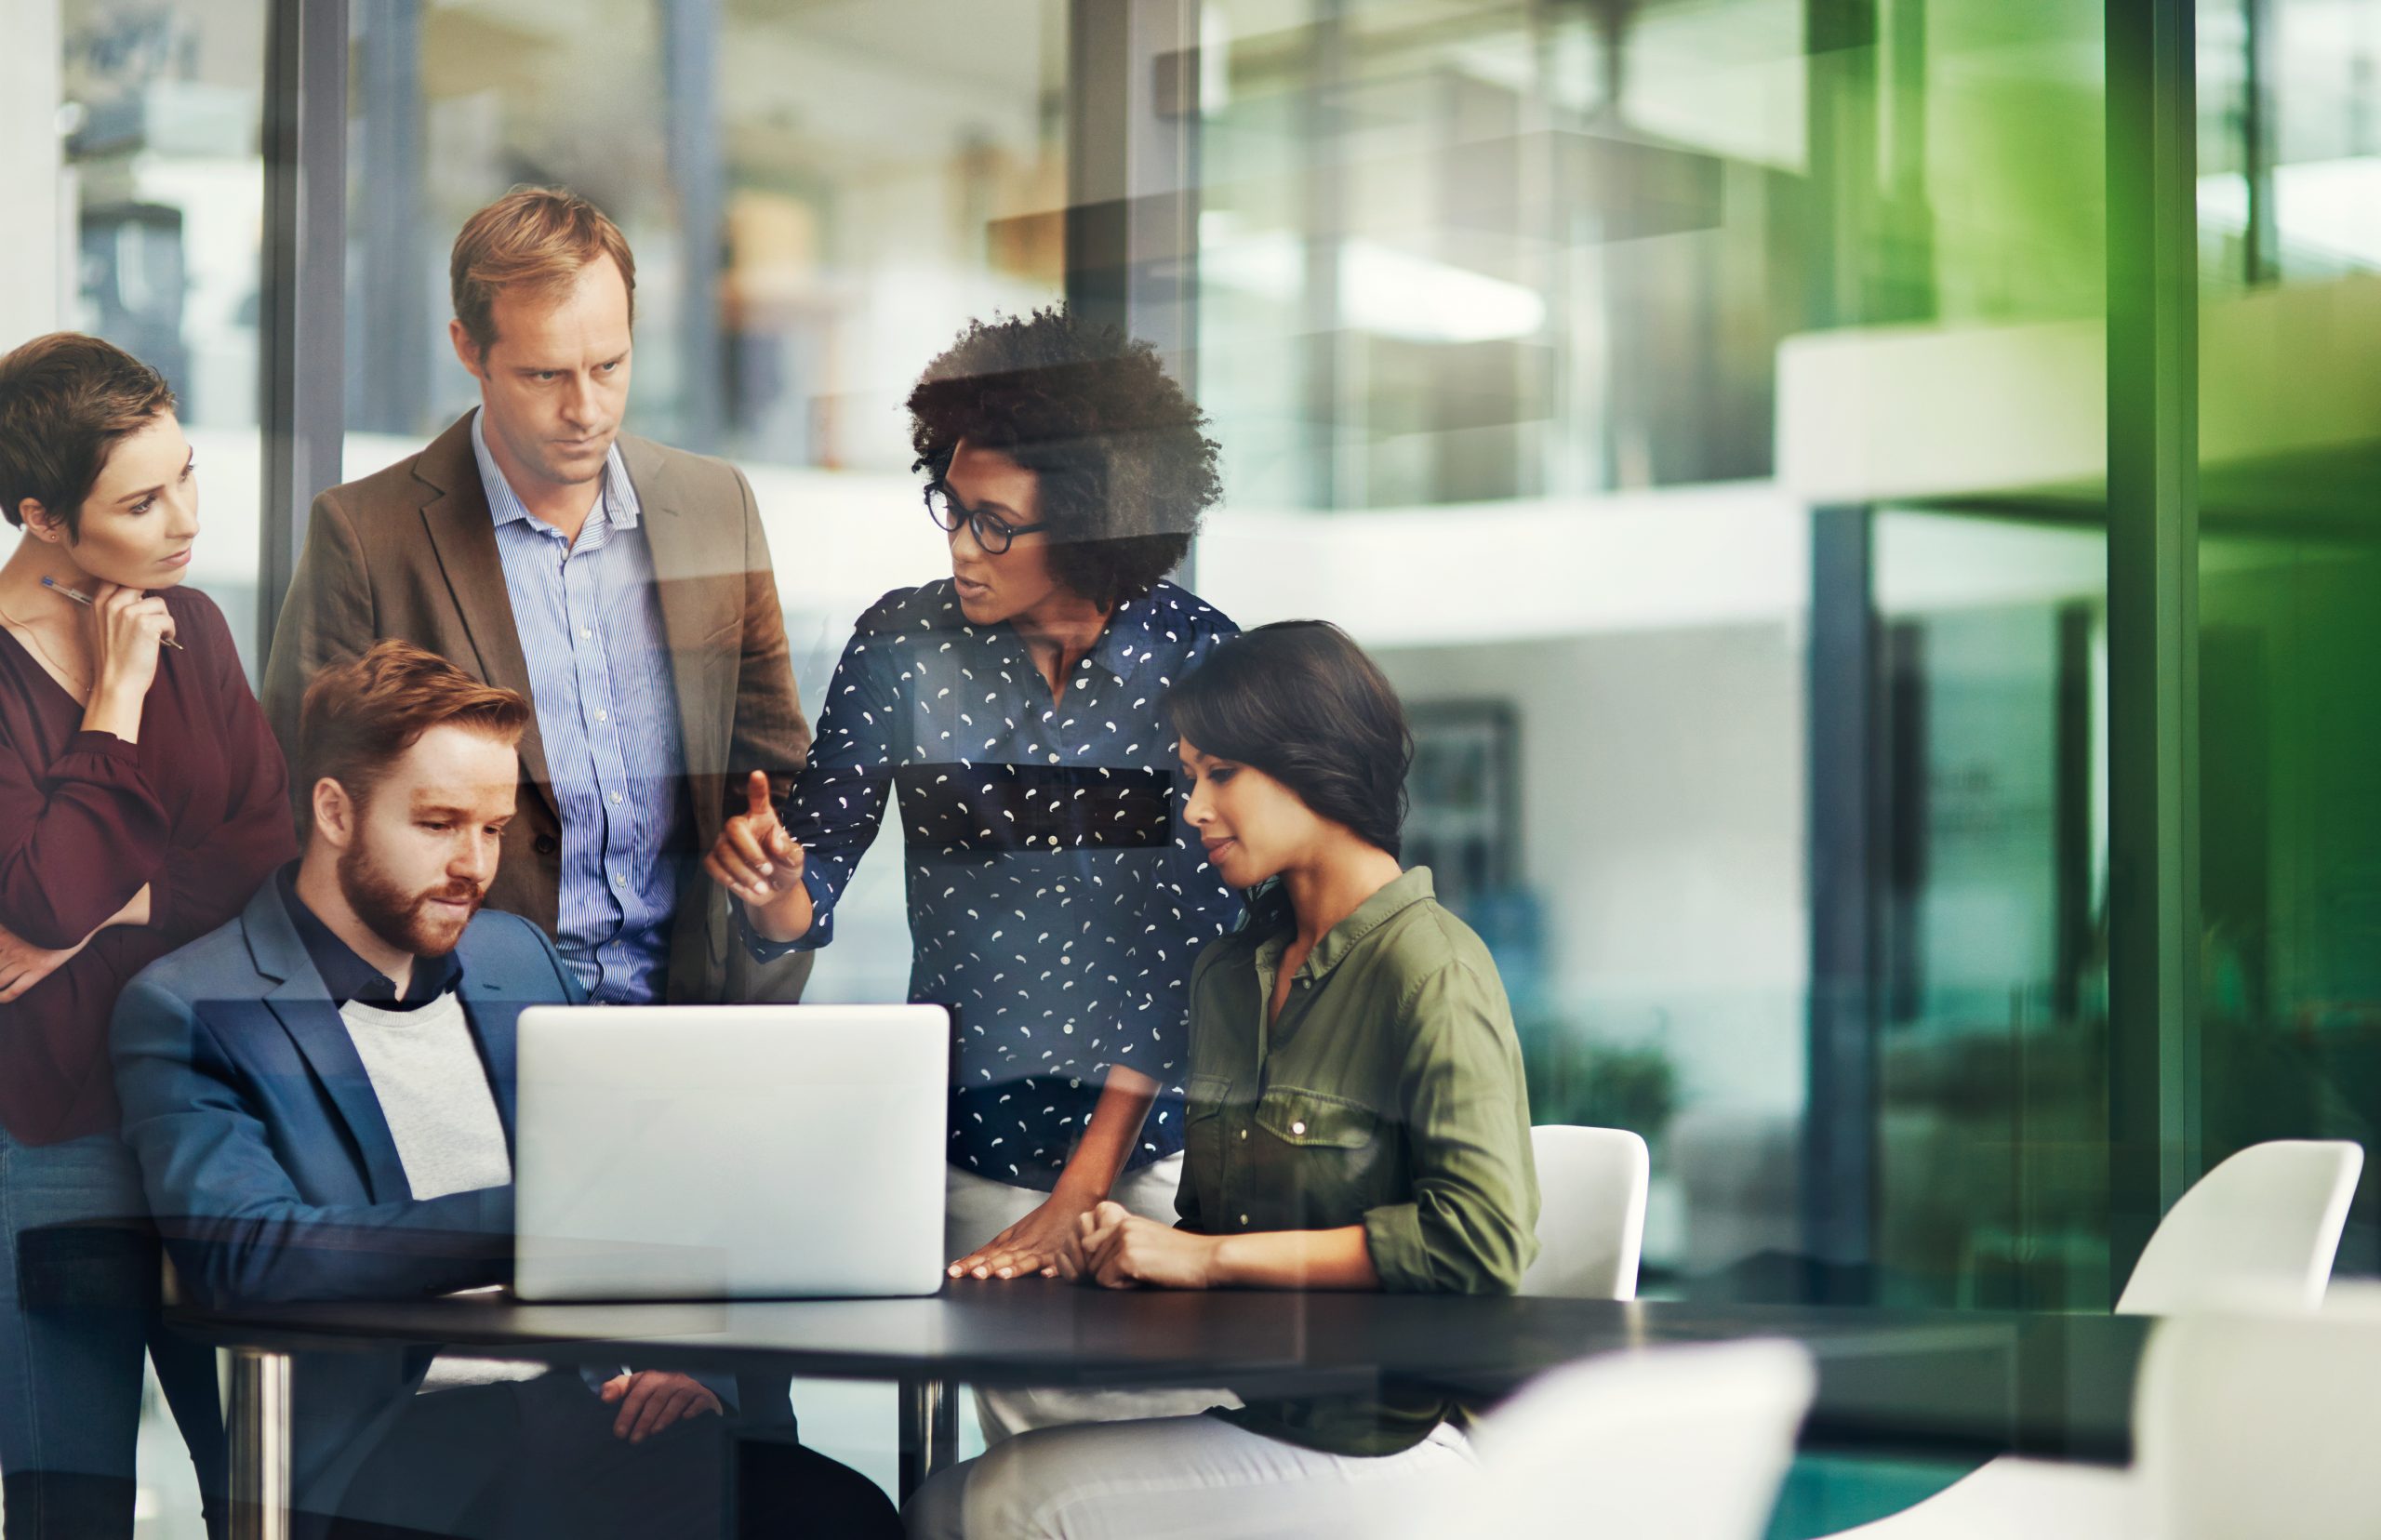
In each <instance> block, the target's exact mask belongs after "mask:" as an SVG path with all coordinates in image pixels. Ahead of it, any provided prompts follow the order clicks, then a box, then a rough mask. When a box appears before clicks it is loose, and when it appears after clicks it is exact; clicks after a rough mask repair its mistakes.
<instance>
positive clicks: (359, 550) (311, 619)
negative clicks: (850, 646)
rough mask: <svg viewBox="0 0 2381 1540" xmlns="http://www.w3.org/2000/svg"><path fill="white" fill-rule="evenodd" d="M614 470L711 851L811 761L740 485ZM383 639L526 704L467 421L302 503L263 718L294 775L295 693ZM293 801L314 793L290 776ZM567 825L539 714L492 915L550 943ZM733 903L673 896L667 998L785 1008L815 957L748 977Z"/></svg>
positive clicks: (755, 524) (779, 617)
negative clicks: (631, 512)
mask: <svg viewBox="0 0 2381 1540" xmlns="http://www.w3.org/2000/svg"><path fill="white" fill-rule="evenodd" d="M619 445H620V458H621V459H622V461H623V462H624V463H625V464H626V466H627V468H628V474H629V481H630V483H631V485H633V486H634V487H635V488H636V496H637V501H638V503H639V504H640V505H641V508H642V514H641V527H642V528H643V529H644V531H645V539H646V542H647V545H648V546H649V548H650V549H651V551H652V553H653V572H654V578H655V581H656V582H657V584H658V587H659V589H660V595H659V597H660V602H661V623H662V630H663V631H664V632H665V634H666V635H667V636H668V638H669V645H670V672H671V677H672V680H673V681H674V682H675V684H676V685H677V694H678V729H679V733H680V735H681V737H682V738H683V739H684V741H685V753H686V766H687V773H688V783H687V791H688V795H689V800H690V802H691V805H692V808H693V813H694V824H695V836H696V838H697V839H698V841H700V842H701V848H702V849H704V850H708V849H710V848H711V845H712V842H713V841H714V840H716V839H718V837H719V830H720V825H721V824H722V823H723V822H724V821H725V818H726V816H727V812H728V810H729V808H730V807H731V806H733V807H734V808H737V809H741V808H742V806H743V805H744V791H743V781H744V777H746V776H747V775H749V774H750V773H751V772H752V771H754V770H765V771H766V772H768V774H769V777H770V778H771V779H772V780H773V781H774V782H776V783H777V786H778V794H779V795H781V796H782V795H783V794H784V791H785V788H786V782H787V780H788V778H789V777H791V776H792V774H793V773H794V772H795V771H796V770H799V769H800V768H801V767H802V763H803V760H804V757H805V755H806V754H807V753H808V751H809V748H810V725H809V724H808V723H807V722H805V720H804V719H803V715H802V703H801V701H800V699H799V698H798V697H796V695H795V693H794V684H793V669H792V665H791V661H790V660H789V658H788V656H787V651H786V640H785V617H784V616H783V614H782V613H781V612H780V611H779V610H778V591H777V580H776V578H774V577H773V576H772V574H771V572H770V568H769V549H768V542H767V541H766V539H765V538H764V537H763V535H762V533H761V521H760V515H759V513H758V511H756V510H755V509H754V507H753V503H752V487H751V486H750V485H747V484H746V483H745V480H744V477H743V476H742V474H741V473H739V472H738V471H737V470H736V468H735V467H733V466H731V465H729V464H727V463H726V462H725V461H723V460H716V459H710V458H705V457H703V456H700V455H690V454H686V453H684V452H682V451H680V450H676V449H669V448H665V447H663V446H662V445H658V444H654V443H651V442H649V441H647V440H645V439H639V438H632V437H630V436H629V435H627V434H625V433H623V434H621V435H620V439H619ZM384 637H402V638H404V639H405V640H406V641H408V642H412V643H414V644H418V645H419V646H423V647H427V648H429V649H430V650H431V651H432V652H434V653H437V654H438V655H439V656H440V657H445V658H446V660H447V661H449V662H451V663H453V664H455V665H456V666H457V667H458V668H460V669H462V670H465V671H466V672H468V673H471V674H473V675H475V676H476V677H478V678H479V679H481V680H483V681H485V682H486V683H487V684H498V685H502V686H503V687H504V688H506V689H510V690H518V691H519V692H520V693H521V694H522V695H523V696H527V695H529V694H530V690H529V670H528V665H527V664H526V663H525V662H524V661H523V659H522V656H521V639H520V636H519V633H518V632H517V631H515V629H514V627H513V623H512V600H511V599H510V598H508V597H507V596H506V593H505V590H504V568H503V564H502V562H501V560H500V559H499V556H498V554H497V547H496V524H495V520H494V516H493V515H492V514H491V513H490V512H489V511H488V505H487V493H486V489H485V488H484V487H483V486H482V485H481V483H480V470H479V460H478V458H477V457H476V456H475V455H474V454H473V453H472V419H471V417H470V416H469V415H468V414H466V415H465V416H464V417H463V418H461V419H460V420H459V421H458V422H456V424H455V425H454V426H453V427H451V428H449V429H447V430H446V431H445V432H444V433H441V434H440V435H439V436H438V437H437V439H436V440H435V441H434V442H432V444H431V445H430V446H429V447H428V448H426V449H424V450H422V451H421V453H419V454H418V455H415V456H413V457H411V458H407V459H403V460H400V461H398V462H397V463H396V464H394V465H392V466H391V467H389V468H388V469H387V470H385V471H380V472H379V473H378V474H376V475H370V476H366V477H365V478H364V479H363V480H362V481H358V482H350V483H348V484H347V485H344V486H334V487H332V488H331V489H330V490H329V491H327V492H325V493H324V494H323V495H322V496H320V497H318V498H315V499H314V507H313V512H312V514H311V515H310V516H309V519H308V523H307V527H306V549H305V552H304V554H302V555H301V556H299V559H298V570H297V573H296V575H295V576H294V577H293V578H291V579H290V584H289V596H288V598H287V599H286V601H285V602H284V603H283V604H282V608H281V619H280V622H279V624H278V625H276V626H275V627H274V629H273V657H272V658H271V659H270V660H269V661H268V662H267V663H266V665H265V670H264V710H265V715H266V717H267V719H268V720H270V721H271V722H272V724H273V733H274V734H275V736H277V737H279V738H280V739H281V744H282V749H283V750H284V751H285V752H286V754H288V756H289V757H290V760H291V762H292V763H293V765H294V764H295V763H296V760H297V755H298V713H299V704H300V702H301V701H302V700H303V699H304V697H305V693H306V684H307V681H309V680H310V679H312V678H313V675H314V671H315V670H317V669H320V668H322V667H323V666H324V665H326V664H329V663H339V662H344V661H345V660H347V659H348V658H351V657H355V656H357V655H358V654H360V653H362V652H364V651H365V650H366V648H368V647H369V646H371V645H372V644H373V643H374V642H377V641H379V640H380V639H382V638H384ZM291 790H292V791H293V792H294V793H295V794H296V796H297V797H298V799H299V803H300V804H301V805H302V803H304V802H305V800H306V799H307V798H308V796H309V795H310V794H311V791H312V788H311V787H301V786H299V784H298V782H297V778H296V777H295V776H293V777H292V781H291ZM561 890H562V821H561V817H560V816H559V814H558V813H557V812H556V811H555V805H554V799H553V794H552V790H550V788H549V777H548V775H547V771H546V753H545V746H544V744H543V743H542V742H541V741H540V739H539V734H538V724H537V721H536V719H535V718H534V717H533V718H532V719H531V720H530V723H529V730H528V731H527V733H525V735H523V737H522V739H521V795H520V803H519V812H518V813H517V815H516V816H514V818H513V820H512V825H511V826H510V827H509V828H508V829H507V830H505V835H504V848H503V854H502V856H501V857H500V859H499V863H498V868H497V876H496V882H495V884H494V885H493V886H492V887H491V888H490V889H489V890H488V899H487V901H488V906H489V907H490V908H492V909H510V910H512V912H513V913H515V914H521V915H525V916H527V917H528V918H529V919H530V920H532V921H534V922H536V923H538V924H539V926H541V927H543V928H544V929H545V931H546V933H547V934H548V935H550V936H551V935H552V934H553V930H554V926H555V923H556V918H557V915H558V913H559V909H560V902H561ZM728 903H729V898H728V896H727V895H726V894H725V892H724V891H722V890H721V889H720V888H719V886H718V885H717V884H716V883H712V881H711V879H709V878H708V877H706V876H704V875H703V874H702V873H701V872H700V871H695V872H692V873H690V874H689V876H688V878H687V880H686V884H685V888H684V889H683V890H682V891H681V894H680V897H679V905H678V915H677V919H676V922H675V923H674V928H673V929H672V934H671V939H670V998H671V999H672V1001H685V1002H698V1003H712V1002H739V1001H771V1002H790V1001H792V1000H796V999H798V998H800V996H801V992H802V985H803V981H804V980H805V979H806V978H807V977H808V976H809V975H810V954H809V953H807V952H797V953H794V954H792V955H791V956H789V957H787V958H785V959H783V960H781V961H779V962H776V963H755V962H754V961H752V953H751V951H750V950H749V949H747V948H746V947H745V946H744V945H743V943H742V941H741V939H740V938H739V936H738V932H737V929H736V926H735V923H734V917H733V916H732V915H731V914H730V913H729V911H728V907H727V906H728Z"/></svg>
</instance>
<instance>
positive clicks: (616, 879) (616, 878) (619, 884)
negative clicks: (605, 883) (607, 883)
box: [612, 872, 629, 888]
mask: <svg viewBox="0 0 2381 1540" xmlns="http://www.w3.org/2000/svg"><path fill="white" fill-rule="evenodd" d="M612 885H613V886H614V887H616V888H624V887H626V886H628V885H629V880H628V879H627V878H625V877H622V876H620V875H619V874H618V873H617V872H616V873H614V874H613V877H612Z"/></svg>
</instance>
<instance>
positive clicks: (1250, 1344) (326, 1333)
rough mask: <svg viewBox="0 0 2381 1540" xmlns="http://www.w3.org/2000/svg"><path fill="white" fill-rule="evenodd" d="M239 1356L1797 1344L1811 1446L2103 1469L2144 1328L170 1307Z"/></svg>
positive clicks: (1322, 1372)
mask: <svg viewBox="0 0 2381 1540" xmlns="http://www.w3.org/2000/svg"><path fill="white" fill-rule="evenodd" d="M177 1314H178V1317H179V1319H180V1320H182V1321H185V1322H187V1323H188V1324H190V1325H192V1326H193V1327H196V1328H198V1329H200V1330H201V1331H202V1332H204V1333H205V1334H206V1335H208V1336H211V1337H213V1338H215V1339H216V1340H219V1341H222V1342H225V1343H238V1344H245V1345H250V1346H255V1347H268V1348H276V1349H285V1350H298V1351H314V1350H353V1349H360V1348H371V1347H383V1348H385V1347H389V1346H391V1345H393V1344H403V1343H436V1344H441V1345H446V1346H454V1347H467V1348H473V1349H487V1350H497V1349H500V1350H501V1351H502V1352H503V1353H504V1354H505V1355H507V1356H511V1357H525V1358H541V1359H546V1360H550V1361H555V1362H571V1361H578V1360H581V1359H584V1360H586V1361H596V1362H604V1363H614V1362H618V1361H620V1360H621V1357H622V1350H623V1347H624V1345H633V1346H634V1349H635V1351H634V1354H633V1357H634V1358H635V1361H637V1362H638V1363H639V1364H640V1365H646V1366H651V1367H656V1368H682V1369H726V1368H741V1369H745V1370H748V1371H751V1370H768V1371H774V1372H778V1373H787V1374H801V1375H807V1376H818V1377H841V1378H864V1379H888V1380H921V1379H945V1380H954V1381H964V1382H967V1383H971V1384H978V1385H1041V1386H1067V1387H1082V1388H1094V1387H1134V1386H1141V1387H1147V1386H1164V1385H1177V1386H1179V1385H1227V1386H1230V1387H1233V1388H1235V1389H1239V1390H1243V1391H1244V1392H1248V1393H1254V1394H1281V1393H1302V1392H1321V1391H1327V1390H1341V1389H1349V1388H1352V1387H1369V1386H1372V1385H1375V1384H1377V1383H1380V1382H1382V1381H1395V1382H1403V1383H1408V1384H1419V1385H1428V1386H1432V1387H1443V1388H1448V1389H1452V1390H1455V1391H1457V1392H1460V1393H1464V1394H1469V1395H1474V1396H1477V1397H1480V1398H1482V1399H1483V1400H1488V1399H1493V1398H1495V1397H1496V1396H1499V1395H1502V1394H1504V1393H1505V1392H1507V1391H1510V1389H1512V1388H1513V1387H1516V1386H1517V1385H1519V1384H1520V1383H1521V1382H1522V1381H1523V1380H1525V1379H1527V1378H1528V1377H1529V1376H1530V1375H1532V1374H1536V1373H1537V1372H1539V1371H1541V1370H1544V1369H1547V1368H1550V1367H1551V1366H1553V1365H1555V1364H1557V1363H1562V1362H1564V1361H1568V1360H1572V1359H1576V1358H1580V1357H1583V1356H1586V1355H1588V1354H1591V1353H1604V1352H1617V1351H1628V1350H1630V1349H1635V1348H1642V1347H1648V1346H1651V1345H1655V1344H1660V1343H1676V1342H1712V1341H1732V1340H1741V1339H1745V1338H1751V1337H1786V1338H1790V1339H1792V1340H1794V1341H1797V1342H1800V1343H1802V1344H1803V1345H1804V1346H1805V1347H1808V1348H1809V1349H1810V1350H1811V1352H1812V1353H1813V1354H1814V1355H1815V1356H1816V1359H1817V1361H1818V1366H1819V1391H1818V1399H1817V1401H1816V1405H1815V1407H1814V1409H1813V1412H1812V1416H1811V1420H1810V1423H1809V1425H1808V1427H1807V1428H1806V1429H1805V1434H1804V1441H1805V1443H1806V1444H1810V1445H1814V1446H1818V1447H1846V1448H1862V1449H1869V1450H1895V1451H1910V1452H1941V1453H1956V1454H1977V1455H1983V1454H1996V1453H2000V1452H2003V1451H2008V1450H2016V1451H2021V1452H2024V1453H2028V1454H2044V1455H2064V1456H2068V1457H2073V1458H2081V1459H2092V1460H2123V1459H2125V1458H2126V1457H2127V1456H2128V1454H2129V1451H2130V1444H2131V1434H2130V1427H2129V1425H2130V1402H2131V1400H2132V1393H2133V1379H2134V1372H2135V1365H2136V1363H2137V1361H2138V1360H2139V1358H2140V1354H2141V1350H2142V1347H2143V1344H2144V1340H2145V1338H2146V1336H2147V1333H2148V1325H2149V1322H2148V1321H2144V1320H2141V1319H2139V1318H2132V1317H2110V1316H2074V1315H2047V1314H2015V1313H2003V1312H1988V1311H1949V1310H1941V1311H1931V1310H1895V1309H1874V1308H1848V1307H1833V1306H1789V1305H1716V1304H1687V1303H1656V1302H1639V1303H1631V1304H1616V1303H1613V1302H1611V1301H1604V1300H1563V1299H1470V1298H1450V1297H1444V1296H1424V1295H1388V1294H1286V1293H1256V1292H1218V1293H1205V1294H1177V1293H1162V1292H1155V1291H1151V1292H1134V1293H1111V1292H1108V1291H1104V1290H1097V1289H1086V1288H1081V1287H1077V1286H1074V1285H1071V1284H1066V1283H1059V1282H1055V1281H1044V1280H1040V1279H1034V1280H1028V1281H1018V1282H1011V1283H1004V1284H1000V1283H976V1282H966V1283H953V1284H951V1285H949V1286H948V1287H946V1288H945V1289H944V1291H943V1293H942V1294H939V1295H938V1296H935V1297H932V1298H924V1299H878V1300H807V1301H799V1302H783V1303H746V1304H621V1305H608V1304H594V1305H524V1304H519V1303H516V1302H514V1301H512V1300H510V1299H507V1298H503V1297H501V1296H498V1295H494V1294H486V1295H477V1296H468V1297H462V1298H454V1299H437V1300H423V1301H419V1302H415V1303H404V1304H346V1305H284V1306H274V1307H270V1308H255V1309H244V1310H238V1311H211V1312H210V1311H197V1310H189V1309H185V1310H181V1311H179V1312H177Z"/></svg>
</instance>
